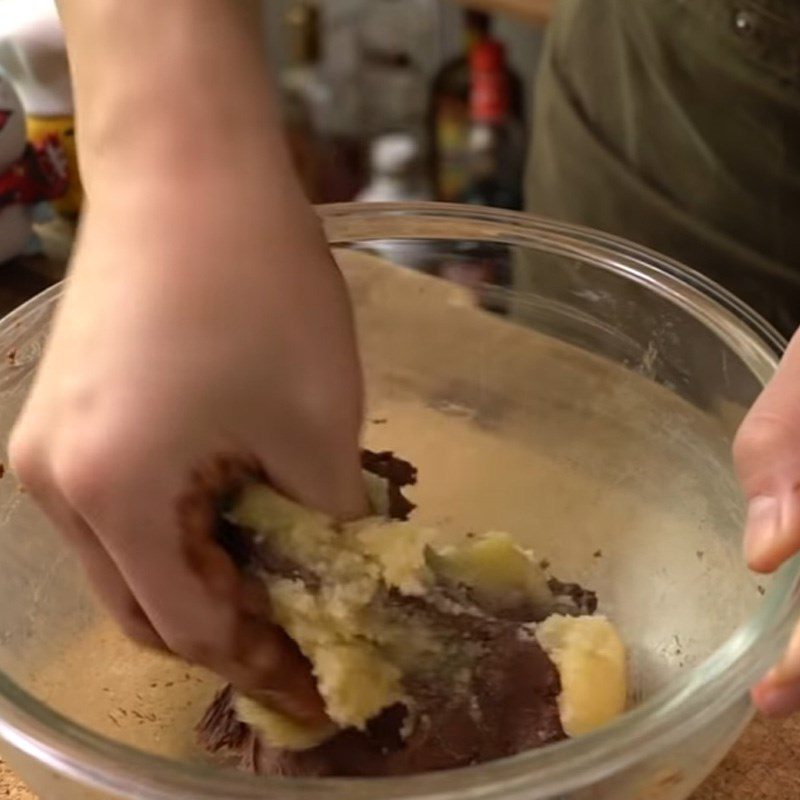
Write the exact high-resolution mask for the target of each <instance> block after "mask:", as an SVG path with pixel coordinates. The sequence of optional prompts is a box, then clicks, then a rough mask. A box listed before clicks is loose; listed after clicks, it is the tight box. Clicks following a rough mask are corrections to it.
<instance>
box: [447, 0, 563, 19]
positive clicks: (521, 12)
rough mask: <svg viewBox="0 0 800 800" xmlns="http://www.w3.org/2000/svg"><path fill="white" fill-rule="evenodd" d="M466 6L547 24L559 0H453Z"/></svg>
mask: <svg viewBox="0 0 800 800" xmlns="http://www.w3.org/2000/svg"><path fill="white" fill-rule="evenodd" d="M451 2H454V3H458V4H459V5H462V6H465V7H466V8H474V9H478V10H480V11H488V12H490V13H495V14H508V15H509V16H512V17H518V18H520V19H523V20H525V21H526V22H530V23H532V24H534V25H546V24H547V23H548V22H549V21H550V19H551V18H552V16H553V12H554V10H555V5H556V2H557V0H451Z"/></svg>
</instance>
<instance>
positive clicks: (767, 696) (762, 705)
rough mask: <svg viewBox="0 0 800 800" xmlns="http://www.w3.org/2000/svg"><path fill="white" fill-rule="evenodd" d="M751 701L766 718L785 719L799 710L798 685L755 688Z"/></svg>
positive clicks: (799, 688)
mask: <svg viewBox="0 0 800 800" xmlns="http://www.w3.org/2000/svg"><path fill="white" fill-rule="evenodd" d="M753 700H754V701H755V704H756V707H757V708H758V710H759V711H761V713H762V714H765V715H766V716H768V717H787V716H789V714H792V713H794V712H795V711H798V710H800V683H792V684H787V685H786V686H764V685H763V684H761V685H759V686H757V687H756V688H755V689H754V690H753Z"/></svg>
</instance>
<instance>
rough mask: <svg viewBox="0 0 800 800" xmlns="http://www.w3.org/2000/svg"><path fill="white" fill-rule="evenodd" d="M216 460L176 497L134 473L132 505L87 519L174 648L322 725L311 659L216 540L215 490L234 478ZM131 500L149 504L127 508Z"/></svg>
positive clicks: (155, 479)
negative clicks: (273, 620) (274, 621)
mask: <svg viewBox="0 0 800 800" xmlns="http://www.w3.org/2000/svg"><path fill="white" fill-rule="evenodd" d="M212 463H213V467H212V468H211V469H210V472H209V473H208V474H207V473H205V472H203V471H200V472H196V473H195V474H194V476H193V481H194V483H193V485H192V486H191V487H190V489H189V490H188V491H175V490H174V487H170V486H168V485H167V484H168V482H167V481H166V480H165V479H164V476H163V475H160V474H159V473H158V471H157V470H150V471H149V472H147V471H139V473H138V477H137V478H136V479H133V478H132V477H131V476H130V475H129V476H128V479H127V480H126V482H125V490H124V492H121V494H122V496H124V498H125V499H126V500H127V501H128V502H127V503H125V504H122V503H118V504H114V503H111V504H109V503H106V502H104V503H103V504H102V506H100V507H102V508H104V512H103V513H100V514H98V517H97V518H92V514H91V511H90V512H89V513H87V517H88V518H89V519H90V520H91V522H92V524H93V525H94V527H95V528H96V529H98V530H103V533H104V543H105V546H106V547H107V548H108V551H109V552H110V553H111V555H112V557H113V559H114V561H115V562H116V563H117V564H118V565H119V568H120V571H121V573H122V574H123V576H124V578H125V581H126V582H127V584H128V586H129V587H130V588H131V590H132V591H133V593H134V595H135V596H136V598H137V599H138V601H139V603H140V604H141V606H142V608H143V609H144V610H145V612H146V613H147V616H148V617H149V618H150V620H151V621H152V623H153V625H154V627H155V628H156V629H157V630H158V632H159V634H160V635H161V637H162V638H163V640H164V642H165V643H166V644H167V646H168V647H169V648H170V650H172V651H173V652H174V653H176V654H178V655H180V656H182V657H183V658H185V659H187V660H188V661H191V662H194V663H197V664H201V665H203V666H205V667H207V668H209V669H211V670H213V671H214V672H217V673H218V674H220V675H222V676H223V677H225V678H227V679H228V680H229V681H231V682H232V683H233V684H234V685H235V686H237V687H238V688H240V689H243V690H246V691H249V692H255V691H259V692H262V693H263V696H264V698H265V699H269V702H270V705H271V706H272V707H274V708H276V709H278V710H280V711H283V712H284V713H286V714H289V715H290V716H293V717H295V718H297V719H301V720H308V721H317V720H319V719H320V718H324V710H323V705H322V701H321V699H320V697H319V694H318V692H317V690H316V684H315V682H314V680H313V678H312V676H311V672H310V667H309V665H308V663H307V661H306V660H305V659H304V658H303V656H302V654H301V653H300V652H299V651H298V649H297V648H296V646H295V645H294V644H293V643H292V642H291V640H290V639H289V638H288V637H287V636H286V635H285V634H284V633H283V632H282V631H281V630H280V629H278V628H277V627H276V626H274V625H273V624H271V623H270V621H269V609H268V605H267V602H266V596H265V593H264V592H263V590H262V591H259V587H258V585H254V584H251V583H249V582H248V580H247V578H246V577H245V576H244V575H243V574H242V573H240V571H239V570H238V569H237V568H236V567H235V565H234V563H233V561H232V560H231V558H229V557H228V555H227V554H226V553H225V552H223V550H222V549H221V548H219V547H218V546H216V544H215V543H214V540H213V538H212V534H213V531H214V526H215V523H216V515H217V513H218V510H217V499H218V496H219V487H220V486H222V485H226V486H227V485H229V483H230V480H229V479H230V478H231V473H230V471H228V470H226V469H224V468H222V469H220V468H219V466H218V465H217V464H216V463H215V462H212ZM251 471H252V470H251ZM244 473H245V474H246V473H247V470H244ZM223 480H224V481H225V483H223V482H222V481H223ZM177 485H178V484H177V483H176V486H177ZM120 491H121V490H119V489H117V490H116V492H115V494H116V493H118V492H120ZM131 497H144V498H147V501H146V502H140V503H138V504H131V503H130V501H129V499H130V498H131ZM73 500H74V498H73Z"/></svg>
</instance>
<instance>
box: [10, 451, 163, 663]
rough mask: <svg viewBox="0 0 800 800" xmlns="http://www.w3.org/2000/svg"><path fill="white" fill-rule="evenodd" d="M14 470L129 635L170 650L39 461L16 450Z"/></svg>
mask: <svg viewBox="0 0 800 800" xmlns="http://www.w3.org/2000/svg"><path fill="white" fill-rule="evenodd" d="M12 453H13V455H12V459H11V461H12V467H13V468H14V470H15V471H16V473H17V475H18V476H19V478H20V481H21V482H22V484H23V485H24V486H25V487H26V490H27V491H28V493H29V494H30V495H31V496H32V497H33V498H34V500H35V501H36V502H37V504H38V505H39V507H40V508H41V509H42V511H44V513H45V515H46V516H47V518H48V519H49V520H50V522H51V523H52V524H53V526H54V527H55V528H56V530H58V531H59V532H60V533H61V534H62V535H63V536H64V538H65V539H66V540H67V541H68V542H69V543H70V545H71V546H72V548H73V550H74V552H75V553H76V555H77V556H78V560H79V561H80V562H81V566H82V567H83V569H84V571H85V572H86V575H87V577H88V578H89V582H90V584H91V585H92V588H93V589H94V591H95V593H96V594H97V595H98V597H99V598H100V600H101V601H102V602H103V604H104V605H105V607H106V608H107V609H108V611H109V613H110V614H111V615H112V616H113V617H114V619H115V620H116V621H117V624H118V625H119V626H120V627H121V628H122V630H123V631H124V632H125V634H126V635H127V636H128V637H130V638H131V639H133V640H134V641H136V642H138V643H139V644H142V645H144V646H146V647H152V648H155V649H159V650H166V649H167V647H166V645H165V644H164V642H163V640H162V639H161V637H160V636H159V635H158V633H156V630H155V629H154V628H153V626H152V625H151V623H150V620H149V619H148V618H147V615H146V614H145V613H144V611H143V610H142V608H141V606H140V605H139V603H138V602H137V601H136V598H135V597H134V596H133V594H132V593H131V591H130V589H128V586H127V585H126V583H125V580H124V579H123V577H122V575H121V574H120V571H119V570H118V569H117V566H116V564H114V562H113V561H112V559H111V557H110V556H109V554H108V553H107V552H106V550H105V549H104V548H103V545H102V544H101V543H100V541H99V539H98V538H97V537H96V536H95V534H94V533H93V531H92V530H91V528H90V527H89V526H88V525H87V524H86V522H85V521H84V520H83V519H82V518H81V516H80V515H79V514H78V513H76V512H75V511H74V510H73V509H71V508H70V507H69V505H68V504H67V503H66V502H65V500H64V499H63V498H62V497H61V495H60V493H59V492H58V490H57V489H56V488H55V485H54V483H53V482H52V481H51V480H50V479H49V478H48V477H47V474H46V471H45V469H44V468H43V467H41V466H40V465H39V463H38V462H36V461H35V459H33V458H31V457H30V456H28V455H23V454H21V452H20V448H19V447H13V448H12Z"/></svg>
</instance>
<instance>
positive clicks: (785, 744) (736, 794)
mask: <svg viewBox="0 0 800 800" xmlns="http://www.w3.org/2000/svg"><path fill="white" fill-rule="evenodd" d="M52 249H53V248H52V247H51V250H52ZM56 249H57V248H56ZM63 271H64V267H63V262H62V261H60V260H59V259H57V258H45V257H32V258H24V259H19V260H17V261H15V262H12V263H9V264H4V265H0V315H3V314H6V313H7V312H8V311H10V310H11V309H12V308H14V307H15V306H17V305H19V304H20V303H21V302H23V301H25V300H27V299H28V298H29V297H31V296H33V295H34V294H36V293H38V292H40V291H42V290H43V289H45V288H46V287H47V286H49V285H50V284H51V283H53V282H54V281H56V280H58V279H59V278H61V277H62V275H63ZM0 798H7V799H8V800H37V798H36V796H35V795H33V794H32V793H31V792H29V791H28V790H27V789H26V788H25V786H24V784H22V782H21V781H20V780H19V779H18V778H17V777H16V776H15V775H14V774H13V773H12V772H11V771H10V770H9V769H8V767H6V766H5V765H4V764H3V762H2V760H0ZM794 798H800V718H796V719H793V720H788V721H785V722H780V721H767V720H763V719H756V720H755V721H754V722H753V723H752V725H751V726H750V727H749V728H748V729H747V731H746V732H745V734H744V735H743V736H742V738H741V739H740V741H739V742H738V744H737V745H736V746H735V747H734V749H733V750H732V751H731V753H730V754H729V755H728V757H727V758H726V759H725V760H724V762H723V763H722V764H721V765H720V767H719V768H718V769H717V770H716V772H714V774H713V775H712V776H711V777H710V778H709V779H708V781H707V782H706V783H705V784H704V785H703V787H702V788H701V789H699V790H698V791H697V792H696V793H695V794H694V796H693V798H692V800H793V799H794ZM48 800H49V798H48Z"/></svg>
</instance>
